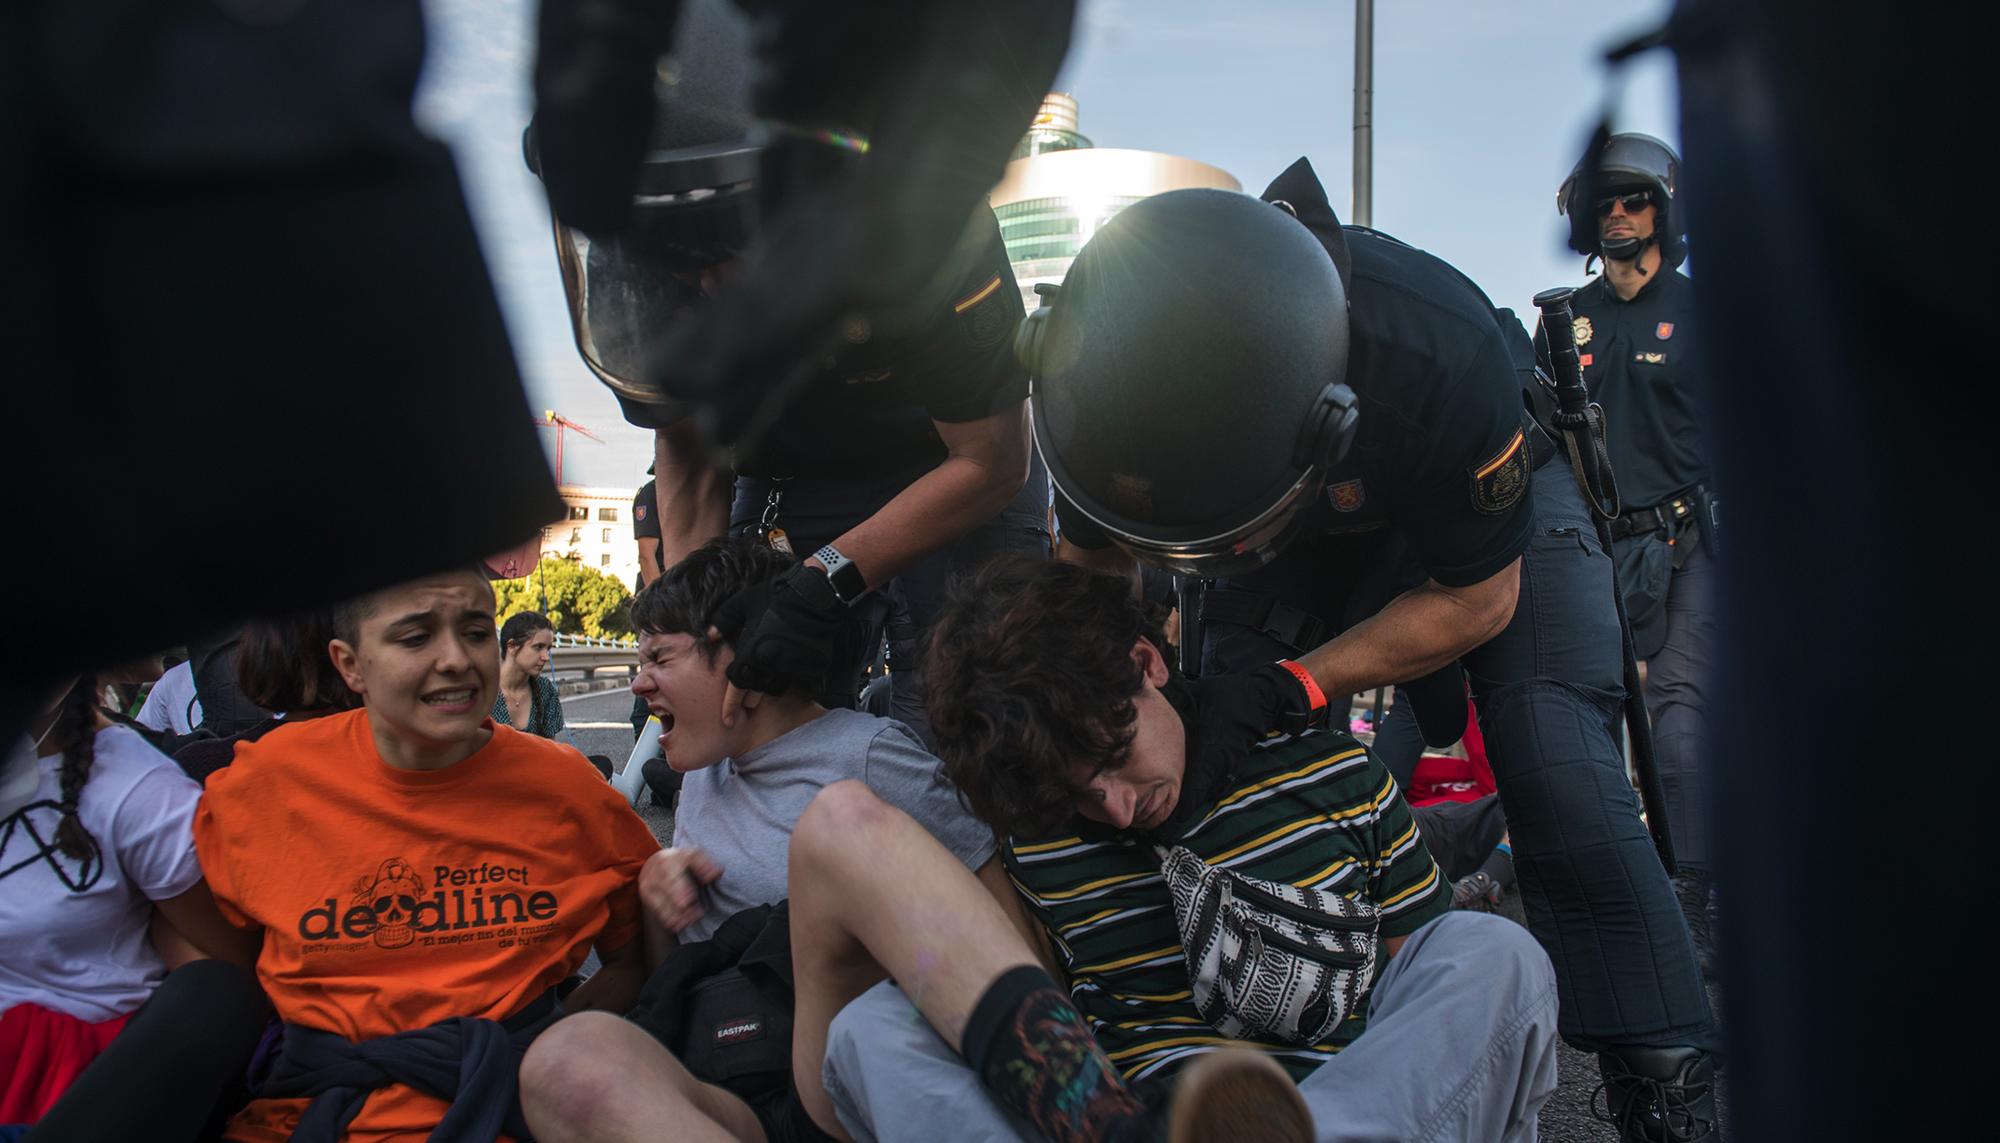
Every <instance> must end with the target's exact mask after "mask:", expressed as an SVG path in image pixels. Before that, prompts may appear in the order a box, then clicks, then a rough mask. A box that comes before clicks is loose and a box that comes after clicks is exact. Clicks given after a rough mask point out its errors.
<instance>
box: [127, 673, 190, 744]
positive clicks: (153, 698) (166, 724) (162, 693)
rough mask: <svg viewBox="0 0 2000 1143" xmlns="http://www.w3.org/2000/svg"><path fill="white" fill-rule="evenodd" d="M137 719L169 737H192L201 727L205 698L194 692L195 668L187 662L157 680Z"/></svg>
mask: <svg viewBox="0 0 2000 1143" xmlns="http://www.w3.org/2000/svg"><path fill="white" fill-rule="evenodd" d="M132 717H133V719H134V720H135V721H137V722H139V723H141V724H143V725H145V726H149V727H151V728H153V729H154V730H160V731H165V732H166V733H168V734H189V733H192V732H193V731H194V728H195V727H197V726H200V725H201V696H199V695H197V694H195V691H194V664H193V663H192V662H190V661H189V660H186V659H183V660H181V661H180V662H178V663H175V664H174V665H173V666H171V667H168V668H167V669H166V673H164V674H162V675H161V676H160V677H159V678H157V679H155V680H153V685H152V687H151V689H149V690H147V692H146V701H145V702H144V703H142V704H140V706H139V713H138V714H135V715H133V716H132Z"/></svg>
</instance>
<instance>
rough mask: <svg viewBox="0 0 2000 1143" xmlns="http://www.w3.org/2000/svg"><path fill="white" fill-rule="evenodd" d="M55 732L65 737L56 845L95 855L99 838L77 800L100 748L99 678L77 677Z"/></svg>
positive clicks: (67, 850) (79, 857)
mask: <svg viewBox="0 0 2000 1143" xmlns="http://www.w3.org/2000/svg"><path fill="white" fill-rule="evenodd" d="M56 727H57V728H58V729H57V730H56V733H58V734H60V735H61V736H62V737H63V740H64V741H65V743H66V745H65V746H64V747H63V758H62V772H61V784H62V788H61V793H60V794H59V795H58V796H59V798H60V799H61V800H60V801H59V802H58V808H60V809H61V811H62V821H61V822H60V823H59V824H58V825H57V826H56V848H58V849H60V850H62V852H63V854H64V856H66V857H73V858H76V859H77V860H79V861H80V860H83V859H85V858H88V857H92V856H94V855H96V853H97V852H98V850H97V839H96V838H94V837H92V836H90V831H89V830H87V829H85V828H83V818H82V817H80V816H78V814H77V802H78V801H79V800H81V799H82V797H83V785H84V783H85V782H88V781H90V766H91V763H92V762H93V761H95V759H96V750H97V679H96V677H95V676H93V675H85V676H83V677H82V678H80V679H78V680H77V681H76V685H75V686H73V687H71V688H70V689H69V694H68V695H67V696H66V697H64V699H63V705H62V711H61V712H60V713H59V714H57V715H56Z"/></svg>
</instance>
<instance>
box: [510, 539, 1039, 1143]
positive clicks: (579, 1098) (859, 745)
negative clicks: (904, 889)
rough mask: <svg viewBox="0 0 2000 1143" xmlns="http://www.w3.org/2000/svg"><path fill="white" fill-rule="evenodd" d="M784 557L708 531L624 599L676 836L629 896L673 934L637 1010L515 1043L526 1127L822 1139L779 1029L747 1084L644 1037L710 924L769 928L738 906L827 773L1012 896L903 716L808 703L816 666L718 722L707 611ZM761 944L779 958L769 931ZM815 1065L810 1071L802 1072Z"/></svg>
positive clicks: (753, 1015) (777, 876)
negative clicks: (760, 1078) (765, 1061)
mask: <svg viewBox="0 0 2000 1143" xmlns="http://www.w3.org/2000/svg"><path fill="white" fill-rule="evenodd" d="M796 564H797V560H796V559H794V558H793V557H791V556H788V555H781V554H780V553H778V552H776V551H774V550H772V549H771V548H770V547H769V546H768V545H766V544H764V543H762V542H760V541H758V540H755V539H752V538H749V537H739V538H736V539H731V540H717V541H713V542H711V543H709V544H707V545H706V546H704V547H702V548H699V549H697V550H695V551H694V552H693V553H692V554H690V555H689V556H687V557H686V558H685V559H683V560H681V561H680V562H679V563H678V564H676V565H674V566H673V567H672V568H670V569H668V570H667V571H666V573H665V574H663V575H662V576H661V577H660V578H659V579H657V580H655V581H654V582H653V583H651V584H650V585H648V586H647V588H646V590H644V591H642V592H641V593H640V594H639V596H638V598H637V599H635V600H634V601H633V603H632V608H631V615H632V625H633V627H634V629H635V630H637V631H638V632H639V662H640V668H639V674H638V677H637V678H636V679H635V680H634V681H633V684H632V689H633V691H634V692H635V693H637V694H638V695H639V696H640V697H642V698H644V699H645V700H646V705H647V707H648V709H649V710H650V712H651V713H652V714H653V715H654V716H655V717H657V718H658V719H659V720H660V722H661V724H662V725H663V726H664V727H665V728H666V735H665V743H664V745H665V748H666V757H667V759H668V761H669V762H670V763H671V764H672V765H673V766H674V768H675V769H676V770H679V771H681V772H682V773H683V774H684V775H685V778H686V781H685V784H684V785H683V787H682V792H681V808H680V813H679V816H678V817H677V819H676V822H675V836H674V842H675V845H674V847H673V848H672V849H668V850H665V851H662V852H661V853H660V854H658V855H656V856H655V857H654V858H653V859H652V860H651V861H650V862H648V863H647V865H646V869H645V871H644V873H642V875H641V878H640V886H641V894H642V897H643V898H644V901H645V904H646V916H647V918H648V920H649V921H651V922H655V923H658V924H659V925H661V926H662V927H663V929H664V930H666V931H667V932H670V933H671V934H672V935H673V937H674V938H677V939H678V941H679V942H681V944H680V947H679V948H678V949H676V951H675V953H674V959H673V960H670V961H667V962H666V964H665V966H664V967H663V968H662V969H661V971H660V972H658V973H656V974H655V976H654V978H653V981H652V982H651V983H649V984H648V987H647V1001H648V1003H647V1004H645V1005H642V1007H641V1008H640V1009H639V1010H638V1011H635V1012H634V1013H633V1019H634V1021H637V1022H636V1023H635V1022H628V1021H625V1020H618V1019H613V1018H611V1017H608V1016H604V1015H601V1014H596V1013H586V1014H584V1015H581V1016H575V1017H571V1018H570V1019H568V1020H564V1021H563V1022H562V1023H560V1024H558V1025H557V1026H556V1027H555V1028H552V1029H551V1030H550V1031H549V1032H548V1033H547V1035H545V1036H544V1037H543V1038H542V1040H541V1041H540V1042H539V1043H537V1044H536V1045H535V1047H534V1048H533V1049H532V1050H531V1051H530V1052H529V1054H528V1058H527V1061H526V1063H525V1064H524V1066H523V1068H522V1072H521V1084H522V1103H523V1105H524V1106H525V1107H526V1109H527V1113H528V1122H529V1123H530V1124H531V1125H532V1126H533V1127H534V1129H535V1137H536V1138H537V1139H539V1140H541V1141H542V1143H564V1141H566V1140H573V1139H591V1140H608V1139H672V1140H682V1139H690V1140H691V1139H709V1138H725V1137H730V1138H736V1139H745V1140H764V1139H771V1140H797V1139H813V1138H820V1137H821V1136H820V1134H819V1132H818V1130H817V1129H816V1128H815V1127H814V1125H813V1123H812V1121H811V1120H810V1119H808V1118H807V1117H806V1115H805V1112H804V1110H803V1109H802V1108H801V1105H800V1103H799V1097H798V1094H797V1092H796V1091H795V1090H793V1089H792V1088H790V1087H789V1086H788V1085H787V1084H786V1083H785V1077H786V1074H787V1072H788V1070H789V1065H790V1057H789V1056H788V1055H787V1054H786V1051H785V1045H784V1043H783V1041H782V1040H778V1041H777V1042H776V1043H775V1045H774V1046H775V1049H776V1050H775V1055H774V1057H773V1059H772V1061H771V1063H772V1067H771V1069H770V1072H769V1074H770V1075H771V1077H772V1081H771V1082H769V1083H767V1084H765V1085H763V1088H762V1090H761V1092H758V1093H754V1094H752V1095H751V1096H750V1097H749V1098H748V1099H747V1100H746V1099H745V1098H742V1097H739V1096H738V1095H737V1094H733V1093H732V1092H731V1091H730V1090H727V1089H725V1088H723V1087H720V1086H717V1085H715V1084H712V1083H703V1082H700V1080H699V1079H698V1078H697V1077H696V1076H695V1075H694V1074H693V1073H691V1072H690V1071H689V1068H688V1067H687V1066H684V1064H691V1065H696V1066H699V1061H698V1060H694V1059H690V1060H688V1061H682V1060H678V1059H676V1058H675V1056H674V1055H673V1054H672V1053H670V1052H669V1051H668V1049H667V1048H666V1047H664V1046H662V1044H661V1042H660V1041H659V1040H658V1039H656V1038H655V1037H656V1036H658V1035H667V1036H668V1037H669V1038H673V1033H674V1029H672V1028H669V1027H666V1026H665V1025H664V1023H663V1021H664V1019H665V1016H664V1014H665V1013H666V1012H667V1011H669V1010H671V1009H674V1008H677V1007H678V1006H680V1005H681V1003H682V1001H683V1000H684V999H686V996H684V995H681V994H669V995H659V992H660V991H661V989H662V988H663V987H666V986H669V985H671V984H672V982H676V981H683V980H684V981H686V984H687V985H688V987H686V988H685V989H683V990H682V992H684V993H689V994H692V993H695V992H698V991H702V990H705V989H706V988H708V987H711V986H712V985H713V984H714V983H715V982H716V980H715V977H714V976H709V977H708V978H707V980H706V981H699V980H696V979H694V977H693V975H692V974H690V973H687V972H685V971H684V969H685V968H686V966H687V965H689V964H691V963H697V962H699V961H700V960H702V959H703V958H706V957H707V956H709V955H710V954H711V953H712V952H713V951H714V949H715V948H717V947H719V946H721V945H722V943H723V942H722V941H721V940H719V939H713V938H716V935H717V932H718V930H721V929H723V928H724V927H725V925H741V924H743V923H745V922H744V921H742V920H739V918H745V917H746V916H747V917H748V918H749V923H754V924H757V925H759V926H760V928H759V930H758V934H757V937H758V940H759V941H765V940H768V939H777V940H779V941H780V942H781V941H782V931H783V930H782V927H781V926H782V920H776V921H774V920H773V918H772V917H770V916H761V917H760V916H759V915H758V914H757V913H753V912H750V911H751V910H755V909H756V908H757V907H758V906H762V905H765V904H769V903H775V902H780V901H783V900H784V899H785V898H786V897H787V895H788V894H787V878H786V857H785V852H786V843H787V842H788V840H789V838H790V834H791V830H792V823H793V822H794V821H795V820H797V818H798V816H799V814H800V813H801V812H803V811H804V810H805V808H806V806H807V805H808V804H809V803H811V801H812V800H813V797H814V796H815V795H816V794H818V793H819V791H820V790H821V789H822V788H823V787H825V786H826V785H828V784H829V783H832V782H835V781H838V780H840V779H854V780H855V781H856V782H857V783H859V784H860V785H861V786H863V787H865V788H867V789H870V790H873V791H874V792H875V793H876V795H878V796H880V797H881V798H882V799H883V800H884V801H885V803H886V804H889V805H894V806H898V807H900V808H901V810H902V811H904V812H907V813H908V814H909V815H910V816H909V817H908V818H906V819H905V820H906V821H910V822H911V823H912V828H914V829H917V830H919V831H922V832H923V833H924V835H925V837H926V838H927V839H929V838H932V837H933V836H934V837H935V838H936V839H937V840H934V841H932V842H931V845H932V847H933V851H934V853H935V855H936V857H937V859H938V860H940V861H942V862H944V863H946V864H949V865H951V866H952V867H953V868H954V869H957V870H959V872H960V876H962V877H965V878H966V879H967V880H968V881H970V882H971V883H972V884H973V885H975V886H977V885H978V884H979V883H980V881H981V880H983V881H985V882H986V883H987V884H988V885H989V887H990V888H991V889H992V891H993V892H995V893H1001V894H1007V895H1011V892H1012V891H1011V890H1010V889H1008V888H1007V885H1006V875H1005V872H1004V871H1003V870H1002V869H1001V867H1000V863H999V861H998V860H997V859H995V858H994V856H993V836H992V832H991V831H990V830H988V829H986V828H985V827H984V826H982V825H980V824H979V823H978V822H976V821H974V820H973V819H972V818H971V816H970V815H969V814H967V813H966V812H965V810H964V808H963V807H962V806H961V805H960V804H959V802H958V798H957V795H956V793H955V792H954V791H953V790H952V788H951V787H950V785H949V784H947V783H946V782H945V780H944V777H943V775H942V773H941V770H940V767H939V764H938V761H937V759H936V758H935V757H934V756H932V755H931V754H930V752H929V751H927V750H925V749H924V747H923V745H922V744H921V742H920V741H919V740H918V738H917V736H916V734H915V733H914V732H913V731H912V730H911V729H910V728H909V727H907V726H905V725H904V724H902V723H900V722H893V721H890V720H888V719H884V718H877V717H874V716H872V715H868V714H864V713H862V712H859V711H854V710H840V709H836V710H828V709H826V708H824V707H822V706H821V705H820V704H819V703H818V701H816V700H817V698H818V692H819V686H818V682H819V681H818V679H816V678H809V677H806V676H804V675H801V676H800V677H798V678H796V679H792V680H789V681H788V682H787V683H786V685H785V686H782V687H780V688H778V689H777V690H776V691H775V692H771V693H767V694H766V696H765V697H764V699H763V700H762V701H761V702H759V703H758V704H757V705H755V706H750V707H746V708H745V709H744V712H743V714H742V715H741V716H739V717H738V718H737V720H736V722H735V725H733V726H726V725H725V724H724V722H723V699H724V695H725V692H726V691H727V690H728V685H729V682H728V676H727V671H728V668H729V664H730V662H731V661H732V659H733V658H734V655H735V639H736V637H737V635H738V634H739V630H738V629H735V627H734V625H733V624H731V625H730V627H729V628H727V629H724V628H720V627H718V626H716V625H715V624H716V612H717V609H718V607H720V606H721V605H722V604H723V602H724V601H725V600H729V599H732V598H735V597H738V595H739V593H742V592H745V591H746V589H754V588H756V587H758V586H760V585H768V584H772V583H776V582H779V580H780V577H782V576H784V575H785V574H786V573H787V572H789V571H790V570H791V569H792V568H793V567H794V566H796ZM966 870H977V871H978V872H977V874H976V875H975V874H973V873H968V872H965V871H966ZM975 877H976V879H975ZM792 907H796V902H794V903H793V905H792ZM703 942H708V943H707V944H704V943H703ZM662 943H665V942H662ZM776 952H777V954H778V956H779V959H780V960H782V959H783V956H782V954H783V945H782V943H779V944H778V945H777V946H776ZM716 967H717V968H721V967H723V966H722V965H717V966H716ZM778 1003H781V1004H782V1003H783V1001H782V999H780V1000H779V1001H778ZM719 1015H721V1016H722V1017H725V1018H730V1019H732V1020H733V1022H734V1026H735V1028H736V1031H734V1032H723V1033H720V1034H721V1035H722V1036H723V1037H724V1039H725V1042H728V1041H733V1040H735V1039H743V1040H745V1041H746V1042H747V1041H753V1040H756V1039H765V1040H766V1042H767V1043H768V1042H770V1040H771V1039H774V1038H775V1037H774V1034H773V1032H772V1028H773V1027H775V1026H776V1025H778V1024H781V1023H789V1022H790V1017H791V1014H790V1013H789V1012H778V1013H775V1014H771V1015H770V1016H768V1017H767V1016H766V1014H764V1013H761V1012H759V1011H758V1010H757V1009H756V1008H755V1007H752V1008H750V1009H748V1010H737V1009H733V1008H732V1009H730V1010H728V1011H724V1012H721V1013H719ZM800 1016H801V1017H803V1016H804V1013H800ZM736 1018H745V1019H736ZM760 1021H761V1022H760ZM823 1023H824V1019H823V1018H822V1024H823ZM642 1025H643V1026H642ZM746 1028H748V1029H749V1032H750V1033H754V1035H750V1034H748V1033H746V1032H745V1031H744V1029H746ZM750 1046H751V1048H752V1049H754V1046H755V1045H754V1044H751V1045H750ZM816 1077H817V1072H816V1070H815V1072H814V1078H813V1080H812V1082H813V1083H814V1084H815V1086H816V1084H817V1078H816ZM709 1078H718V1077H713V1076H711V1077H709ZM743 1086H744V1085H741V1084H739V1085H738V1089H739V1090H742V1089H743ZM948 1137H950V1133H949V1132H947V1133H946V1134H945V1135H941V1136H939V1138H948Z"/></svg>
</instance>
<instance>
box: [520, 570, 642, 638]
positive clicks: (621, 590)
mask: <svg viewBox="0 0 2000 1143" xmlns="http://www.w3.org/2000/svg"><path fill="white" fill-rule="evenodd" d="M493 595H494V601H495V602H496V603H497V604H498V605H499V613H498V614H499V619H500V622H502V623H505V622H507V620H508V618H509V617H511V616H514V615H517V614H519V613H520V612H523V611H539V612H541V613H542V614H543V615H545V616H547V617H548V620H549V622H550V623H553V624H554V625H555V629H556V630H557V631H559V632H562V633H563V634H565V635H593V636H598V637H607V636H608V637H611V638H624V637H628V636H630V635H631V634H632V626H631V623H630V621H629V620H628V619H627V617H626V614H625V607H626V605H627V604H628V603H630V602H631V600H632V593H631V592H629V591H627V590H625V585H624V584H622V583H620V582H619V581H618V580H616V579H613V578H612V577H611V576H608V575H605V574H604V573H603V572H600V571H598V570H597V569H596V568H589V567H584V566H583V565H582V564H578V563H572V562H571V561H569V560H564V559H557V558H556V557H554V556H543V557H542V562H541V563H540V564H538V565H536V567H535V570H534V573H533V574H532V575H525V576H522V577H521V578H520V579H503V580H496V581H494V584H493Z"/></svg>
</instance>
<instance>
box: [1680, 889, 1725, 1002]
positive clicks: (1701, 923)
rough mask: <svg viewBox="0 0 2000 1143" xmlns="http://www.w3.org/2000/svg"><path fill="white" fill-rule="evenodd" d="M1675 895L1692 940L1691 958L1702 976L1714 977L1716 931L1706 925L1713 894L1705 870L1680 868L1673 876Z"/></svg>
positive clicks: (1703, 977)
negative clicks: (1692, 953)
mask: <svg viewBox="0 0 2000 1143" xmlns="http://www.w3.org/2000/svg"><path fill="white" fill-rule="evenodd" d="M1673 880H1674V898H1675V900H1677V901H1679V902H1680V905H1681V916H1683V917H1685V918H1687V927H1688V936H1689V937H1691V938H1692V939H1693V940H1694V961H1695V964H1696V965H1697V966H1698V967H1700V969H1701V978H1702V979H1703V980H1710V981H1712V980H1714V979H1715V969H1716V963H1717V961H1716V955H1715V933H1714V930H1713V929H1711V928H1710V927H1709V903H1710V899H1711V897H1712V896H1713V894H1714V888H1713V884H1712V883H1711V882H1710V881H1709V879H1708V874H1706V873H1704V872H1701V871H1700V870H1695V869H1682V870H1681V871H1680V873H1678V874H1676V875H1675V877H1674V879H1673Z"/></svg>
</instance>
